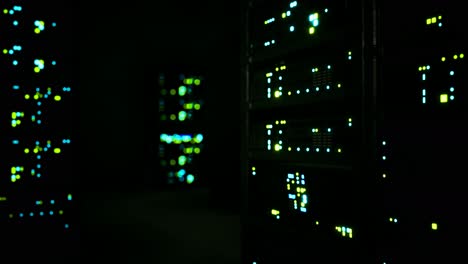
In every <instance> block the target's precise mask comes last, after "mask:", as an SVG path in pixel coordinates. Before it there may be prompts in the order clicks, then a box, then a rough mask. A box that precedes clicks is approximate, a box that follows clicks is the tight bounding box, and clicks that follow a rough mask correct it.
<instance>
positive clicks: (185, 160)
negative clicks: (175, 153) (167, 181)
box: [161, 148, 200, 166]
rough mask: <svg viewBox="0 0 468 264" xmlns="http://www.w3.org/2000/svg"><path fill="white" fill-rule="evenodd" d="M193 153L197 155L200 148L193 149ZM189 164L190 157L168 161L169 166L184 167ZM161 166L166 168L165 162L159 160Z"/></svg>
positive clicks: (181, 156)
mask: <svg viewBox="0 0 468 264" xmlns="http://www.w3.org/2000/svg"><path fill="white" fill-rule="evenodd" d="M193 152H194V153H195V154H199V153H200V148H194V150H193ZM190 153H192V152H190ZM163 157H164V156H163ZM190 162H192V158H191V157H187V156H184V155H180V156H179V157H178V158H177V159H170V160H169V165H170V166H177V165H178V166H185V165H186V164H189V163H190ZM161 165H162V166H167V161H166V160H164V159H162V160H161Z"/></svg>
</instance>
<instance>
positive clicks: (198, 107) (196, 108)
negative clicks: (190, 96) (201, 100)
mask: <svg viewBox="0 0 468 264" xmlns="http://www.w3.org/2000/svg"><path fill="white" fill-rule="evenodd" d="M193 107H194V108H195V110H200V108H201V106H200V104H195V105H194V106H193Z"/></svg>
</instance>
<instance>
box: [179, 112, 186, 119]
mask: <svg viewBox="0 0 468 264" xmlns="http://www.w3.org/2000/svg"><path fill="white" fill-rule="evenodd" d="M186 118H187V112H185V111H180V112H179V121H185V119H186Z"/></svg>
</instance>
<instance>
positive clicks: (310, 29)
mask: <svg viewBox="0 0 468 264" xmlns="http://www.w3.org/2000/svg"><path fill="white" fill-rule="evenodd" d="M314 33H315V27H309V34H310V35H312V34H314Z"/></svg>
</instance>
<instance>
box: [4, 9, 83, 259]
mask: <svg viewBox="0 0 468 264" xmlns="http://www.w3.org/2000/svg"><path fill="white" fill-rule="evenodd" d="M0 6H1V10H2V12H1V15H0V34H1V35H2V40H1V41H0V45H1V51H2V53H1V57H0V69H1V72H2V74H1V78H0V83H1V86H2V92H1V96H0V100H1V107H0V111H1V117H0V122H1V124H2V125H1V126H2V129H1V141H0V142H1V143H0V144H1V150H0V152H1V156H2V162H1V163H2V164H1V172H0V176H1V179H0V185H1V187H0V196H1V197H0V214H1V215H0V229H1V233H2V239H1V240H2V258H3V259H5V260H6V261H12V260H16V261H19V262H21V261H24V260H25V259H31V258H35V259H37V260H47V261H49V262H51V263H55V262H58V263H63V262H73V261H74V260H76V256H78V254H79V249H78V246H79V244H78V229H79V226H78V223H79V222H78V221H77V217H78V214H77V213H78V210H77V209H78V208H77V205H76V201H75V200H76V198H77V197H76V187H77V179H76V176H77V175H76V174H75V173H76V168H77V167H76V166H77V165H78V164H77V162H75V160H73V158H74V157H76V156H74V155H75V154H74V152H75V148H74V146H75V143H76V129H77V126H76V121H77V119H76V118H75V117H76V116H75V108H74V107H75V100H76V97H75V88H76V87H75V82H74V72H73V63H74V61H73V55H74V53H73V52H74V49H73V48H74V44H73V42H72V36H73V35H72V34H74V31H73V28H74V27H73V26H72V22H73V21H72V3H71V2H67V3H63V2H61V1H40V2H28V3H22V2H21V1H3V2H2V3H1V4H0Z"/></svg>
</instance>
